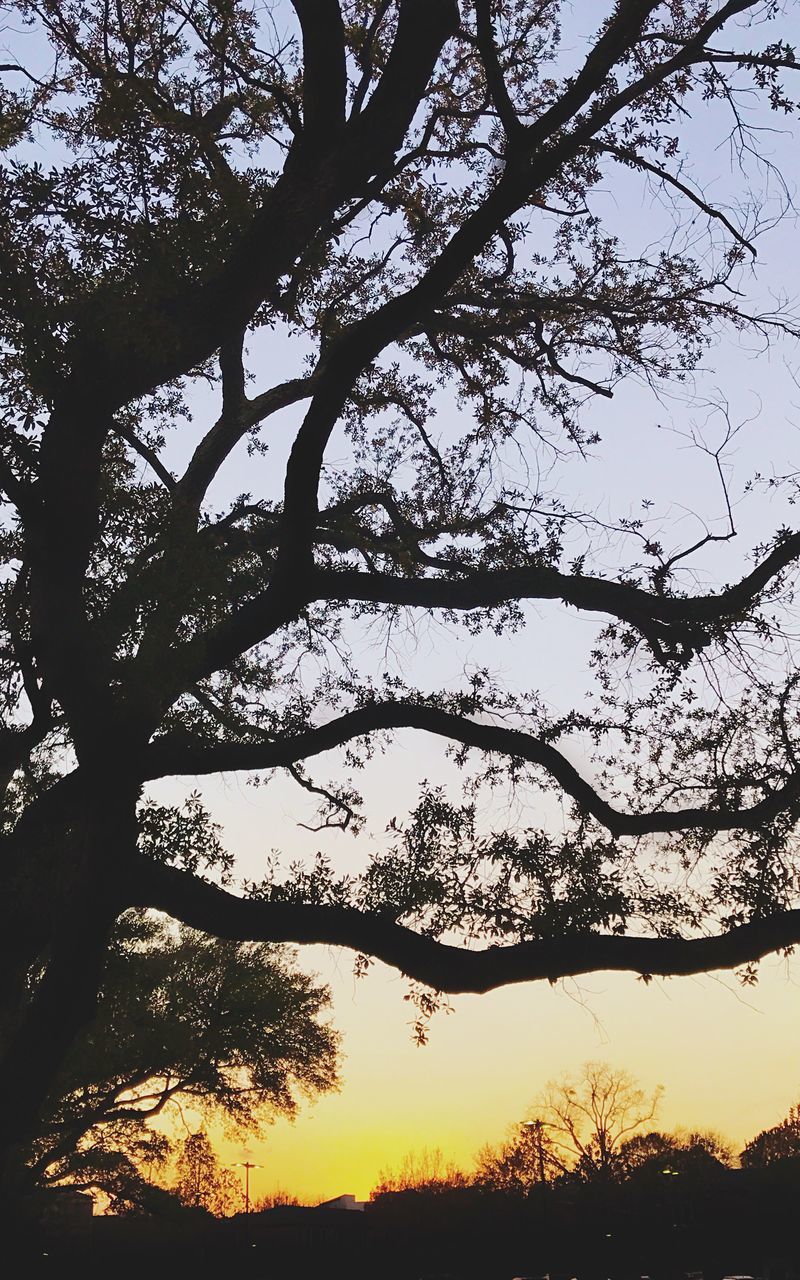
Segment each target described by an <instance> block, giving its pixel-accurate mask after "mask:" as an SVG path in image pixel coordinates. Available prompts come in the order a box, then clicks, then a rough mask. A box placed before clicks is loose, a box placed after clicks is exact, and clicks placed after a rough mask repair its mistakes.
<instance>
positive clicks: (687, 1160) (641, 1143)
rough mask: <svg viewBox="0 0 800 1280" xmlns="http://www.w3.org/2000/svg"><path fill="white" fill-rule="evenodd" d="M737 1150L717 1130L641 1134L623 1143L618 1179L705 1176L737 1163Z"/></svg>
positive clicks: (616, 1167) (618, 1155)
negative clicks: (734, 1151) (714, 1131)
mask: <svg viewBox="0 0 800 1280" xmlns="http://www.w3.org/2000/svg"><path fill="white" fill-rule="evenodd" d="M733 1163H734V1157H733V1149H732V1148H731V1146H730V1144H729V1143H728V1142H727V1141H726V1140H725V1139H724V1138H722V1137H721V1136H720V1135H719V1134H717V1133H712V1132H690V1133H682V1132H677V1133H660V1132H657V1131H654V1132H652V1133H637V1134H634V1136H633V1137H632V1138H629V1139H627V1140H626V1141H625V1142H622V1143H620V1145H619V1148H618V1151H617V1156H616V1160H615V1173H616V1176H617V1177H618V1178H623V1179H625V1178H641V1177H644V1178H649V1177H655V1178H661V1177H663V1176H664V1175H673V1174H674V1175H678V1176H682V1175H692V1176H703V1175H704V1174H709V1173H713V1172H715V1171H718V1170H720V1169H730V1168H731V1167H732V1166H733Z"/></svg>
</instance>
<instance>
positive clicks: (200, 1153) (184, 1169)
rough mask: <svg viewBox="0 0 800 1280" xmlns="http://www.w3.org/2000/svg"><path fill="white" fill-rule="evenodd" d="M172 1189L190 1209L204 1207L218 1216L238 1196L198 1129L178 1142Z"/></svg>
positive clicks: (237, 1191) (234, 1181)
mask: <svg viewBox="0 0 800 1280" xmlns="http://www.w3.org/2000/svg"><path fill="white" fill-rule="evenodd" d="M175 1189H176V1191H177V1193H178V1196H179V1197H180V1199H181V1201H182V1203H183V1204H185V1205H187V1206H188V1207H189V1208H190V1209H206V1210H208V1212H209V1213H213V1214H214V1215H215V1216H216V1217H218V1218H219V1217H223V1216H224V1215H225V1214H228V1213H230V1212H231V1210H232V1209H233V1207H234V1205H235V1204H236V1203H237V1201H238V1199H239V1187H238V1186H237V1183H236V1179H235V1178H234V1176H233V1174H232V1173H231V1171H230V1170H229V1169H223V1168H222V1166H221V1165H220V1163H219V1160H218V1159H217V1157H216V1155H215V1153H214V1148H213V1147H212V1145H211V1143H210V1142H209V1140H208V1134H206V1133H204V1132H203V1130H202V1129H200V1130H198V1132H197V1133H190V1134H189V1136H188V1137H186V1138H184V1140H183V1142H182V1143H181V1149H180V1154H179V1156H178V1169H177V1180H176V1184H175Z"/></svg>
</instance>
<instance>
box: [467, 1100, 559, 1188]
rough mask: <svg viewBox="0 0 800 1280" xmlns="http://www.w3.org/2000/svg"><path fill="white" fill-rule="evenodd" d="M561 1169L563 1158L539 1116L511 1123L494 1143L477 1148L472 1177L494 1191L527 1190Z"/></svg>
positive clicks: (549, 1179)
mask: <svg viewBox="0 0 800 1280" xmlns="http://www.w3.org/2000/svg"><path fill="white" fill-rule="evenodd" d="M564 1171H565V1166H564V1161H563V1158H562V1155H561V1152H560V1151H559V1149H558V1147H557V1146H556V1144H555V1142H554V1140H553V1137H552V1135H551V1133H550V1130H549V1127H548V1126H547V1124H546V1123H545V1122H544V1121H543V1120H542V1119H541V1117H539V1118H538V1119H537V1120H535V1121H531V1122H530V1123H522V1124H517V1125H514V1127H513V1129H512V1130H511V1132H510V1134H509V1137H508V1138H507V1139H506V1140H505V1141H504V1142H501V1143H500V1144H499V1145H497V1146H493V1145H492V1144H490V1143H489V1144H487V1145H486V1146H485V1147H482V1148H481V1150H480V1151H479V1152H478V1156H477V1159H476V1167H475V1181H476V1182H477V1184H478V1185H479V1186H485V1187H489V1188H492V1189H494V1190H496V1191H506V1192H518V1193H527V1192H528V1191H530V1190H531V1188H532V1187H534V1186H537V1185H539V1184H541V1183H544V1182H548V1181H552V1180H553V1179H554V1178H558V1177H560V1176H561V1175H562V1174H563V1173H564Z"/></svg>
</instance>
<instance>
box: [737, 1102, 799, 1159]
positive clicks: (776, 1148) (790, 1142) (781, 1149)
mask: <svg viewBox="0 0 800 1280" xmlns="http://www.w3.org/2000/svg"><path fill="white" fill-rule="evenodd" d="M798 1157H800V1107H797V1106H795V1107H790V1108H789V1114H788V1116H786V1118H785V1119H784V1120H781V1122H780V1124H776V1125H774V1126H773V1127H772V1128H771V1129H762V1131H761V1133H757V1134H756V1136H755V1137H754V1138H751V1139H750V1141H749V1142H748V1143H747V1145H746V1146H745V1148H744V1150H743V1151H742V1153H741V1155H740V1156H739V1159H740V1161H741V1163H742V1166H743V1167H744V1168H745V1169H760V1168H763V1167H764V1166H765V1165H770V1164H776V1163H777V1162H778V1161H779V1160H788V1159H797V1158H798Z"/></svg>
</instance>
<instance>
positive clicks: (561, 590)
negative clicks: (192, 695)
mask: <svg viewBox="0 0 800 1280" xmlns="http://www.w3.org/2000/svg"><path fill="white" fill-rule="evenodd" d="M798 558H800V533H792V534H789V535H788V536H786V537H785V538H783V539H782V540H781V541H780V542H779V543H778V544H777V546H775V547H774V548H773V550H772V551H771V552H769V554H768V555H766V556H765V557H764V559H763V560H761V561H760V562H759V564H757V565H756V566H755V568H754V569H752V570H751V572H750V573H748V574H746V575H745V576H744V577H743V578H740V580H739V581H738V582H736V583H734V584H733V585H732V586H730V587H726V588H725V590H724V591H720V592H718V593H717V594H716V595H702V596H662V595H656V594H655V593H654V592H651V591H645V590H644V589H643V588H641V587H634V586H630V585H629V584H627V583H624V582H616V581H613V580H611V579H605V578H596V577H591V576H589V575H585V574H566V573H560V572H559V571H558V570H557V569H551V568H549V567H547V566H539V565H531V566H526V567H523V568H519V569H496V570H486V571H484V572H481V571H477V572H474V573H470V574H469V575H466V574H465V576H464V577H463V578H455V579H454V578H413V577H408V578H406V577H403V578H401V577H394V576H392V575H391V574H377V573H364V572H361V571H359V570H336V569H319V570H317V571H316V573H315V575H314V579H313V583H312V589H313V593H314V598H315V599H317V600H365V601H374V602H375V603H383V604H395V605H407V606H410V607H412V608H414V607H417V608H426V609H459V610H461V609H488V608H492V607H494V606H496V605H499V604H503V603H505V602H506V601H511V600H563V601H564V603H565V604H571V605H574V607H575V608H577V609H582V610H586V611H587V612H590V613H606V614H610V615H611V616H612V617H615V618H619V619H620V620H621V621H623V622H627V623H630V625H631V626H634V627H636V628H637V629H638V630H639V631H641V632H642V634H643V635H644V636H645V637H646V638H647V639H648V641H651V642H652V640H653V639H656V640H657V641H658V642H659V644H660V645H661V646H663V647H665V648H669V647H671V646H673V645H674V646H675V647H676V648H679V649H683V650H686V651H687V652H692V651H695V650H696V649H698V648H701V647H703V645H704V644H706V643H707V642H708V637H707V635H705V634H704V632H703V628H706V627H709V626H713V625H715V624H718V623H723V622H725V621H727V620H728V619H730V618H734V617H737V616H740V615H741V614H742V613H743V612H744V611H746V610H747V609H748V608H749V607H750V606H751V605H752V604H753V603H754V602H755V600H756V599H757V598H758V595H759V594H760V592H762V591H763V590H764V588H765V587H767V586H768V585H769V583H770V582H771V581H772V580H773V579H774V578H776V577H777V576H778V575H779V574H780V573H781V572H782V571H783V570H784V569H786V568H788V566H789V565H791V564H793V563H794V562H795V561H796V560H797V559H798Z"/></svg>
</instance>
